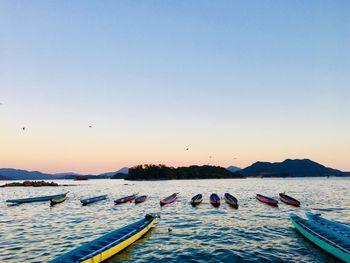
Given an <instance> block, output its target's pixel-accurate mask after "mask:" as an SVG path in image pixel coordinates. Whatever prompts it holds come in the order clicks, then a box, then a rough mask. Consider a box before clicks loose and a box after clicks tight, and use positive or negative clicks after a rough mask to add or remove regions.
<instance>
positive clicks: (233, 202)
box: [224, 193, 238, 209]
mask: <svg viewBox="0 0 350 263" xmlns="http://www.w3.org/2000/svg"><path fill="white" fill-rule="evenodd" d="M224 199H225V202H226V203H227V204H229V205H230V206H232V207H234V208H236V209H238V200H237V199H236V198H235V197H234V196H233V195H230V194H229V193H225V195H224Z"/></svg>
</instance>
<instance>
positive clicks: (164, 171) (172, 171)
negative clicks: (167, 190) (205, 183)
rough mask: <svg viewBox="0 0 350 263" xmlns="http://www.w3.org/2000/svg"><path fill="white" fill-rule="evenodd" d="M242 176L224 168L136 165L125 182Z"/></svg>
mask: <svg viewBox="0 0 350 263" xmlns="http://www.w3.org/2000/svg"><path fill="white" fill-rule="evenodd" d="M238 178H245V177H244V176H243V175H242V174H240V173H239V172H238V171H237V172H231V171H229V170H227V169H226V168H224V167H220V166H211V165H203V166H198V165H192V166H189V167H177V168H174V167H168V166H165V165H163V164H159V165H154V164H145V165H137V166H135V167H132V168H130V169H129V173H128V175H127V176H126V177H125V180H135V181H136V180H139V181H152V180H185V179H238Z"/></svg>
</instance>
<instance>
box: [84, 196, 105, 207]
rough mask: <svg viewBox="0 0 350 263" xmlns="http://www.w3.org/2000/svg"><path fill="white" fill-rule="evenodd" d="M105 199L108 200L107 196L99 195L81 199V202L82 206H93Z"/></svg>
mask: <svg viewBox="0 0 350 263" xmlns="http://www.w3.org/2000/svg"><path fill="white" fill-rule="evenodd" d="M105 199H107V195H99V196H94V197H90V198H85V199H81V200H80V202H81V203H82V205H88V204H92V203H95V202H98V201H102V200H105Z"/></svg>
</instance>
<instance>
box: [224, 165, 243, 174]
mask: <svg viewBox="0 0 350 263" xmlns="http://www.w3.org/2000/svg"><path fill="white" fill-rule="evenodd" d="M226 169H227V170H229V171H230V172H233V173H234V172H237V171H239V170H242V169H241V168H239V167H237V166H233V165H231V166H229V167H227V168H226Z"/></svg>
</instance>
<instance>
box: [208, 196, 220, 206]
mask: <svg viewBox="0 0 350 263" xmlns="http://www.w3.org/2000/svg"><path fill="white" fill-rule="evenodd" d="M210 203H211V204H212V205H213V206H214V207H219V206H220V197H219V196H218V195H217V194H211V196H210Z"/></svg>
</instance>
